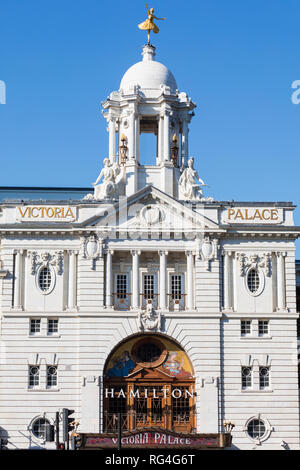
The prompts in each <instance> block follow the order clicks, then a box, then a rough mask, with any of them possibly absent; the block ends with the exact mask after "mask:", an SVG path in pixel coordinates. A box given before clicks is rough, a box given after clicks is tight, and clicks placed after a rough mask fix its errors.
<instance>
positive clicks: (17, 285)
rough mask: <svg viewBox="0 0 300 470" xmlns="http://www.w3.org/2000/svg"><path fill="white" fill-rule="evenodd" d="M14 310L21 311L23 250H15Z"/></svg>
mask: <svg viewBox="0 0 300 470" xmlns="http://www.w3.org/2000/svg"><path fill="white" fill-rule="evenodd" d="M14 253H15V279H14V308H16V309H21V307H22V306H21V283H22V255H23V250H15V252H14Z"/></svg>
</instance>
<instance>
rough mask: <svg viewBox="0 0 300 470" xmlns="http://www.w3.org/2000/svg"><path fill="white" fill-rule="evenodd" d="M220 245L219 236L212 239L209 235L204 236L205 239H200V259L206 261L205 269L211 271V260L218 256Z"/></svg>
mask: <svg viewBox="0 0 300 470" xmlns="http://www.w3.org/2000/svg"><path fill="white" fill-rule="evenodd" d="M219 248H220V245H219V244H218V240H217V238H214V239H213V240H210V238H209V237H204V240H203V241H202V243H201V241H199V252H198V259H201V260H202V261H204V262H205V269H206V270H207V271H209V266H210V262H211V261H214V260H216V259H217V258H218V252H219Z"/></svg>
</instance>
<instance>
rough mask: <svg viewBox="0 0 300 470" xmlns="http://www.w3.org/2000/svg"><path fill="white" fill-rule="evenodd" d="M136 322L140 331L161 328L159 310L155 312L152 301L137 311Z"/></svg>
mask: <svg viewBox="0 0 300 470" xmlns="http://www.w3.org/2000/svg"><path fill="white" fill-rule="evenodd" d="M138 324H139V329H140V330H141V331H158V330H161V312H156V311H155V310H154V308H153V305H152V303H149V304H147V306H146V310H140V311H139V313H138Z"/></svg>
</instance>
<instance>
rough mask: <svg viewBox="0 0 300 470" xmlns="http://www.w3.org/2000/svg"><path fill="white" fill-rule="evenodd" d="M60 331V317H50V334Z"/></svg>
mask: <svg viewBox="0 0 300 470" xmlns="http://www.w3.org/2000/svg"><path fill="white" fill-rule="evenodd" d="M55 333H58V319H57V318H49V319H48V335H53V334H55Z"/></svg>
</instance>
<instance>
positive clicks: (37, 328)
mask: <svg viewBox="0 0 300 470" xmlns="http://www.w3.org/2000/svg"><path fill="white" fill-rule="evenodd" d="M40 332H41V319H40V318H31V320H30V334H31V335H34V334H35V333H40Z"/></svg>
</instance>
